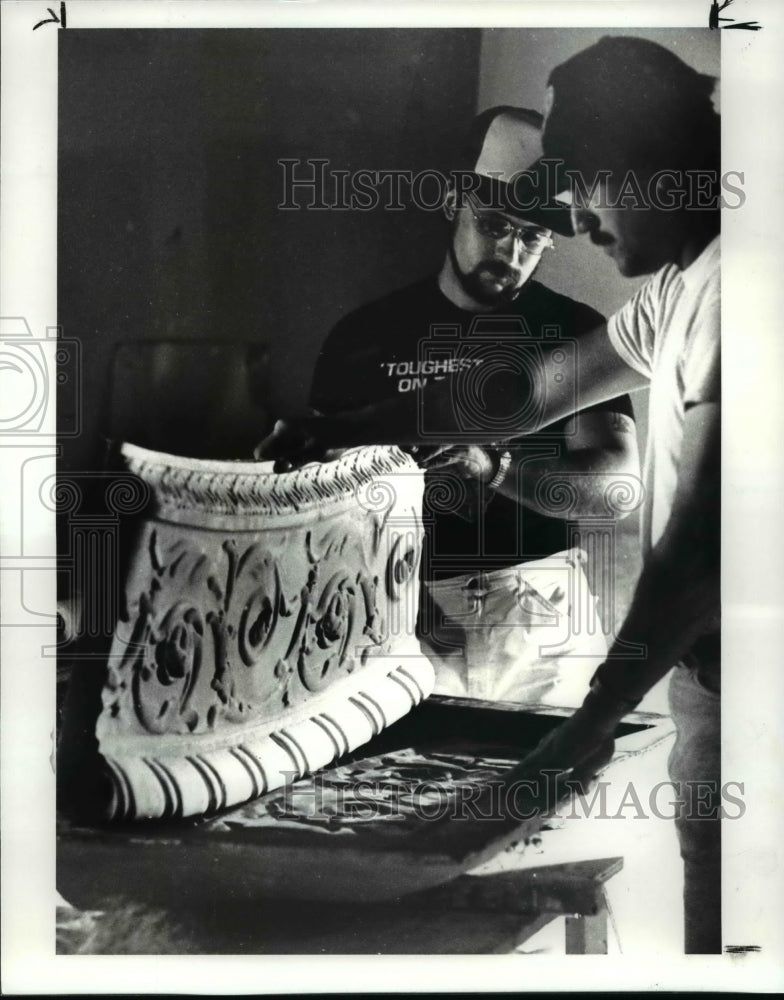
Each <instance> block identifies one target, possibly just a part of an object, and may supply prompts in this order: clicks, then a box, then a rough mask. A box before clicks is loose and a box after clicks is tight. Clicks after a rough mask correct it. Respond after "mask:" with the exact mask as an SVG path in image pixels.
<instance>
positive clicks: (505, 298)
mask: <svg viewBox="0 0 784 1000" xmlns="http://www.w3.org/2000/svg"><path fill="white" fill-rule="evenodd" d="M449 259H450V261H451V264H452V270H453V271H454V273H455V277H456V278H457V280H458V281H459V282H460V286H461V288H462V289H463V291H464V292H465V293H466V295H469V296H470V297H471V298H472V299H473V300H474V301H475V302H478V303H480V305H483V306H488V307H490V308H496V307H500V306H504V305H508V304H509V303H511V302H514V300H515V299H516V298H517V296H518V295H519V294H520V292H521V290H522V288H523V285H524V284H525V282H521V281H520V279H521V276H522V275H521V272H520V271H519V270H518V269H517V268H513V267H510V266H509V265H508V264H505V263H504V262H503V261H502V260H495V259H493V258H492V257H491V258H489V259H488V260H483V261H481V262H480V263H479V264H477V265H476V267H474V268H472V269H471V270H470V271H464V270H463V269H462V268H461V267H460V264H459V263H458V261H457V255H456V254H455V244H454V239H452V240H450V242H449ZM538 267H539V262H537V265H536V267H535V268H534V270H533V271H532V272H531V273H530V274H529V275H528V277H527V278H526V281H527V280H530V278H532V277H533V276H534V274H535V273H536V270H537V268H538ZM493 279H496V280H497V281H500V282H504V284H503V287H501V288H500V289H496V288H492V287H491V284H492V283H493Z"/></svg>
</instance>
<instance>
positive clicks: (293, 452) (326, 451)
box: [253, 416, 345, 472]
mask: <svg viewBox="0 0 784 1000" xmlns="http://www.w3.org/2000/svg"><path fill="white" fill-rule="evenodd" d="M325 420H326V418H324V417H320V416H309V417H301V418H298V419H295V420H291V421H286V420H277V421H276V422H275V426H274V427H273V429H272V432H271V433H270V434H268V435H267V437H265V438H264V440H263V441H262V442H260V444H258V445H257V446H256V449H255V451H254V453H253V454H254V457H255V458H256V459H258V460H259V461H264V460H266V461H270V460H272V461H274V462H275V472H290V471H292V470H293V469H299V468H301V467H302V466H303V465H307V463H308V462H330V461H333V460H334V459H336V458H339V457H340V455H342V454H343V452H344V451H345V449H343V448H330V447H328V446H327V444H326V443H325V439H324V433H323V432H324V430H326V428H325V427H324V426H323V423H324V421H325Z"/></svg>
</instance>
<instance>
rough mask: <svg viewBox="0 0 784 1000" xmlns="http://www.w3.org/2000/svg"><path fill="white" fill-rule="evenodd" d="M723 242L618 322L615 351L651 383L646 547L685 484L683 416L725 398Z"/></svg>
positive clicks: (675, 271) (663, 275)
mask: <svg viewBox="0 0 784 1000" xmlns="http://www.w3.org/2000/svg"><path fill="white" fill-rule="evenodd" d="M720 264H721V258H720V249H719V237H718V236H717V237H716V238H715V239H714V240H713V241H712V242H711V243H709V244H708V246H707V247H705V249H704V250H703V251H702V253H701V254H700V256H699V257H697V259H696V260H695V261H693V262H692V263H691V264H690V265H689V266H688V267H687V268H686V269H685V270H683V271H681V269H680V268H679V267H677V266H676V265H675V264H668V265H667V266H666V267H663V268H662V269H661V270H660V271H657V273H656V274H654V275H653V277H652V278H651V279H650V281H648V282H646V284H645V285H643V286H642V288H640V290H639V291H638V292H637V294H636V295H634V297H633V298H631V299H630V300H629V301H628V302H627V303H626V305H625V306H623V307H622V308H621V309H619V310H618V312H616V313H615V314H614V315H613V316H611V317H610V319H609V320H608V324H607V329H608V332H609V335H610V340H611V342H612V344H613V347H614V348H615V350H616V351H617V352H618V354H620V356H621V357H622V358H623V360H624V361H625V362H626V364H627V365H629V366H630V367H631V368H634V369H635V370H636V371H638V372H641V373H642V374H643V375H645V376H646V377H647V378H649V379H650V382H651V392H650V406H649V417H648V445H647V448H646V454H645V471H644V479H645V492H646V498H647V502H646V505H645V513H644V515H643V535H642V539H643V548H644V550H645V551H646V552H647V551H648V550H649V549H650V548H651V547H652V546H653V545H655V544H656V542H657V541H658V539H659V537H660V536H661V534H662V532H663V530H664V527H665V525H666V524H667V520H668V518H669V516H670V510H671V508H672V502H673V498H674V496H675V488H676V485H677V479H678V460H679V457H680V451H681V442H682V438H683V418H684V414H685V413H686V410H687V409H688V408H689V407H690V406H692V405H694V404H695V403H709V402H719V401H720V400H721V367H720V360H721V345H720V328H721V287H720V274H721V270H720Z"/></svg>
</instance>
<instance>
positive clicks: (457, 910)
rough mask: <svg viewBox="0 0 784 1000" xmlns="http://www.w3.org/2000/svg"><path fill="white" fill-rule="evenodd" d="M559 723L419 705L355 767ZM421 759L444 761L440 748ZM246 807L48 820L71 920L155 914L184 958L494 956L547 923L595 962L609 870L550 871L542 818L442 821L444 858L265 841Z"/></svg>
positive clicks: (268, 832)
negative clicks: (558, 924)
mask: <svg viewBox="0 0 784 1000" xmlns="http://www.w3.org/2000/svg"><path fill="white" fill-rule="evenodd" d="M569 713H570V710H563V711H562V712H560V711H559V710H556V709H552V708H546V709H544V708H542V709H537V708H536V707H535V706H534V707H533V708H527V709H526V710H525V712H521V711H520V709H519V706H509V705H506V706H505V705H498V704H497V703H496V704H493V705H488V704H479V703H475V702H473V703H472V702H468V701H465V700H457V699H437V698H436V699H431V700H430V701H429V702H428V703H426V704H425V705H423V706H422V707H421V708H420V709H419V710H418V711H417V712H412V713H411V716H410V717H409V718H407V719H406V720H401V723H398V724H396V726H392V727H390V729H389V730H387V731H385V732H384V733H382V734H381V736H380V737H379V738H378V739H377V740H376V741H373V743H372V744H368V746H367V747H365V748H363V750H362V751H361V752H360V751H356V752H355V754H354V757H355V758H356V759H357V760H358V761H360V762H361V754H362V753H364V754H365V755H367V756H366V757H365V758H364V759H365V760H367V759H370V757H372V755H374V754H375V755H376V757H375V758H374V759H379V755H381V759H385V758H383V754H385V753H387V752H390V748H392V747H395V746H398V747H400V746H403V747H409V746H412V745H414V746H418V747H422V746H423V745H424V744H427V746H428V747H431V748H432V747H434V746H435V747H438V748H441V749H442V750H443V748H445V747H453V748H454V746H455V740H456V738H457V737H458V736H459V737H460V739H461V741H462V742H461V744H460V746H461V747H462V748H464V747H465V734H466V733H468V734H470V740H469V742H470V744H471V745H472V746H474V747H475V748H476V752H477V754H478V755H479V754H485V755H486V754H487V753H488V747H489V746H491V747H492V748H493V750H494V752H496V753H497V752H498V747H499V746H502V745H503V746H506V747H507V753H509V754H511V751H512V749H513V744H514V743H515V742H516V744H517V754H518V757H522V756H524V753H525V749H526V747H530V746H532V745H535V743H536V742H538V740H539V739H540V738H541V736H542V735H543V733H544V732H545V731H546V730H547V729H548V728H550V727H552V726H554V725H556V724H557V723H558V722H559V721H560V720H561V718H563V717H565V716H567V715H568V714H569ZM671 731H672V729H671V724H670V722H669V720H668V719H666V718H665V717H662V716H651V715H644V714H642V713H637V714H636V715H634V716H630V717H627V719H626V720H624V722H623V723H622V724H621V727H619V731H618V733H617V734H616V735H617V747H618V751H619V752H618V755H617V756H618V758H620V759H623V758H628V757H629V756H633V755H636V754H639V753H643V752H646V751H647V749H649V748H651V747H653V746H655V745H658V744H660V743H661V742H662V741H663V740H665V739H668V738H669V736H670V735H671ZM433 759H434V760H436V761H437V762H438V761H443V760H444V759H448V758H446V757H445V756H444V753H443V752H441V750H440V751H439V752H438V753H435V754H434V756H433ZM338 763H340V762H338ZM344 767H345V765H344ZM327 775H329V772H327ZM295 787H296V786H295ZM262 805H263V803H262ZM260 809H261V806H253V807H252V808H249V807H245V809H244V811H243V810H232V811H229V812H228V813H224V814H222V815H219V816H216V817H214V818H212V819H209V820H208V821H206V822H201V823H198V824H195V825H194V824H191V825H188V824H179V825H178V826H172V825H169V826H165V825H164V826H162V825H161V824H152V825H149V824H148V825H144V824H142V825H139V824H136V825H133V826H126V827H120V828H103V829H97V828H91V829H89V828H80V827H79V826H77V825H74V824H73V823H69V822H66V821H61V823H60V825H59V831H58V888H59V890H60V892H61V893H62V895H63V897H64V898H65V899H66V900H67V901H68V902H69V903H71V904H72V905H74V906H76V907H77V908H78V909H80V910H99V911H106V909H107V908H109V909H110V908H111V906H112V905H113V902H112V901H116V900H118V899H122V900H130V901H133V902H137V903H140V904H142V905H143V906H147V907H149V908H151V911H154V912H157V913H163V914H165V915H166V917H167V919H169V920H171V921H172V923H173V924H174V925H176V926H177V927H178V928H180V930H181V931H182V932H183V934H184V936H185V938H186V939H187V940H188V941H189V942H190V943H191V949H192V950H194V951H196V952H198V953H208V954H209V953H214V954H379V953H380V954H465V953H469V954H501V953H509V952H512V951H514V950H515V949H516V948H519V947H520V945H522V944H523V943H524V942H525V941H527V940H528V939H529V938H531V937H532V936H533V935H534V934H535V933H537V932H538V931H539V930H540V929H542V928H543V927H545V926H546V925H548V924H549V923H551V922H552V921H554V920H557V919H559V918H561V917H564V918H565V940H564V950H565V952H566V953H567V954H604V953H606V951H607V927H608V911H607V903H606V896H605V886H606V884H607V882H608V880H609V879H611V878H612V877H613V876H614V875H616V874H617V873H618V872H619V871H620V870H621V869H622V867H623V859H622V858H621V857H617V856H612V857H598V858H593V857H588V858H580V859H577V860H570V861H566V862H563V863H558V864H551V863H548V856H547V854H548V852H547V849H546V847H547V838H548V836H551V837H556V836H557V831H553V832H552V833H548V831H547V830H545V831H543V832H541V833H539V831H540V828H541V826H542V822H543V820H544V818H545V817H544V816H541V817H538V818H537V819H535V820H533V821H532V822H530V823H528V824H519V823H518V824H517V825H514V824H512V825H511V826H510V825H509V824H507V825H506V826H505V827H504V828H503V829H501V827H500V826H497V827H495V828H493V827H492V824H491V823H488V824H487V825H486V826H485V827H483V826H482V823H483V821H481V820H478V821H476V822H475V823H474V824H473V826H471V824H462V826H463V830H462V831H461V830H460V829H459V827H460V826H461V824H459V823H446V824H444V825H443V827H444V829H443V833H444V835H449V836H453V835H455V831H456V835H457V836H462V837H464V843H462V844H460V845H459V849H457V850H456V849H455V848H454V845H452V844H450V843H447V842H446V841H444V843H441V842H440V841H439V839H438V837H435V838H433V837H432V836H430V838H429V839H427V838H425V839H422V838H421V837H420V838H419V839H417V836H416V835H412V836H411V837H409V836H403V835H400V836H396V837H391V838H390V837H389V836H386V838H385V839H384V838H381V839H379V838H378V836H376V835H375V834H373V832H372V831H371V832H364V831H360V833H359V835H358V836H357V837H354V838H353V839H352V836H349V831H345V830H332V829H331V828H330V831H329V833H328V832H327V831H326V830H323V829H313V828H311V826H309V825H308V824H307V823H305V824H299V826H298V825H297V824H293V823H288V825H287V823H285V822H284V823H283V824H282V829H270V824H269V822H268V820H267V819H266V818H265V820H264V822H262V823H260V822H259V815H261V813H260V811H259V810H260ZM253 810H256V811H255V812H254V811H253ZM353 832H354V831H351V834H352V835H353ZM427 832H428V834H429V831H427ZM532 838H537V842H538V843H540V845H541V846H540V847H539V848H534V847H531V846H530V842H531V839H532ZM538 838H541V839H540V840H539V839H538ZM442 839H443V838H442ZM526 841H528V842H529V846H525V844H526ZM444 845H446V847H445V846H444ZM595 849H596V848H595V845H594V850H595ZM554 856H557V851H556V852H555V855H554ZM510 857H511V863H507V862H508V861H509V859H510ZM504 859H506V861H504ZM398 890H399V891H398ZM319 897H321V898H319Z"/></svg>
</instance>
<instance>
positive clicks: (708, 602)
mask: <svg viewBox="0 0 784 1000" xmlns="http://www.w3.org/2000/svg"><path fill="white" fill-rule="evenodd" d="M720 457H721V406H720V404H719V403H700V404H698V405H696V406H692V407H691V409H689V410H688V411H687V413H686V416H685V420H684V428H683V444H682V448H681V457H680V467H679V470H678V485H677V490H676V494H675V500H674V503H673V507H672V512H671V514H670V517H669V520H668V522H667V526H666V528H665V530H664V533H663V535H662V537H661V538H660V539H659V541H658V542H657V544H656V545H655V547H654V548H653V550H652V552H651V553H650V555H649V556H648V558H647V559H646V560H645V565H644V567H643V571H642V574H641V576H640V580H639V582H638V584H637V588H636V590H635V592H634V597H633V599H632V604H631V607H630V608H629V612H628V614H627V616H626V620H625V621H624V623H623V626H622V627H621V629H620V631H619V633H618V638H617V641H616V642H615V644H614V645H613V646H612V648H611V649H610V653H609V656H608V661H607V663H606V664H605V665H604V666H603V667H602V669H601V671H600V679H601V682H602V684H604V685H606V686H607V687H608V689H610V690H618V691H621V692H623V694H624V696H627V697H629V698H632V699H634V698H641V697H642V696H643V695H644V694H645V693H646V692H647V691H648V690H649V689H650V688H651V687H653V685H654V684H655V683H656V682H657V681H658V680H659V679H660V678H661V677H663V676H664V674H666V673H667V671H668V670H669V669H670V667H672V666H673V665H674V664H675V663H676V662H677V661H678V660H679V659H680V658H681V657H682V656H684V655H685V654H686V653H687V652H688V651H689V649H690V647H691V646H692V644H693V643H694V641H695V639H697V638H698V636H700V635H701V634H702V633H704V632H705V631H708V630H710V629H711V628H716V627H718V618H719V582H720V579H719V578H720V566H719V548H720V499H721V490H720ZM629 642H632V643H642V644H644V645H645V646H646V648H647V655H646V656H645V658H644V659H642V660H633V659H621V658H618V659H615V658H614V656H617V657H621V656H622V654H623V648H624V646H623V644H624V643H629ZM627 648H628V647H627Z"/></svg>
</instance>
